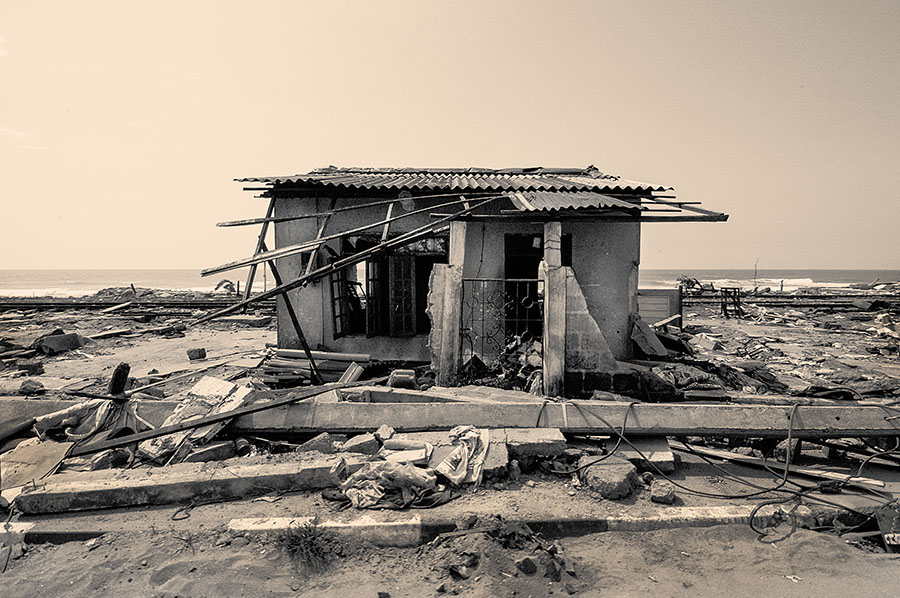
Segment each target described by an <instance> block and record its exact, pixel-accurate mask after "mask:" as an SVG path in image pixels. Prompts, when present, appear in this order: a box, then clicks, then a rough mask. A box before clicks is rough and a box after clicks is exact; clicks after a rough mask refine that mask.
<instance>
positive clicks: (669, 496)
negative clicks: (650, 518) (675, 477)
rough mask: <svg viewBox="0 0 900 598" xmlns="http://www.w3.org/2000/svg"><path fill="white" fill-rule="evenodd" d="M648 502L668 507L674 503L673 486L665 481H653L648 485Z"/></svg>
mask: <svg viewBox="0 0 900 598" xmlns="http://www.w3.org/2000/svg"><path fill="white" fill-rule="evenodd" d="M650 500H651V501H653V502H658V503H662V504H665V505H670V504H672V503H673V502H675V486H674V485H673V484H672V482H669V481H666V480H653V483H652V484H651V485H650Z"/></svg>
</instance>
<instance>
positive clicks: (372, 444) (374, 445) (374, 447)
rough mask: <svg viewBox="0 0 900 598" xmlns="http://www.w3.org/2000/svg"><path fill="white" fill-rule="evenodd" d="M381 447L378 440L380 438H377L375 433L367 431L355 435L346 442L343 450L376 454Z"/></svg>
mask: <svg viewBox="0 0 900 598" xmlns="http://www.w3.org/2000/svg"><path fill="white" fill-rule="evenodd" d="M380 448H381V444H380V443H379V442H378V439H377V438H375V435H374V434H370V433H368V432H366V433H365V434H359V435H357V436H354V437H353V438H351V439H350V440H348V441H347V442H345V443H344V445H343V446H342V447H341V450H342V451H345V452H348V453H362V454H363V455H374V454H376V453H377V452H378V449H380Z"/></svg>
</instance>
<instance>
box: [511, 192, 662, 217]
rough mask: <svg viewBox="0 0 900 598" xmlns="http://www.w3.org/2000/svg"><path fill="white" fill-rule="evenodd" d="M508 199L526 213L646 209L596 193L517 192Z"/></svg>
mask: <svg viewBox="0 0 900 598" xmlns="http://www.w3.org/2000/svg"><path fill="white" fill-rule="evenodd" d="M508 197H509V199H510V200H512V203H513V205H514V206H516V208H518V209H519V210H522V211H526V212H535V211H544V210H571V209H578V208H625V209H629V210H635V209H639V210H645V209H646V208H643V207H641V206H640V204H637V203H634V202H631V201H626V200H624V199H619V198H617V197H610V196H609V195H603V194H601V193H596V192H594V191H524V192H523V191H517V192H515V193H510V194H509V195H508Z"/></svg>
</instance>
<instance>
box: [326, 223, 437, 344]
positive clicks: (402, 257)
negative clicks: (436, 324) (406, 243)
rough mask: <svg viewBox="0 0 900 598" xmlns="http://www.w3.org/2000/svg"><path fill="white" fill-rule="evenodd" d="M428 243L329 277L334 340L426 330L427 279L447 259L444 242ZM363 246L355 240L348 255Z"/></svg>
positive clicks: (410, 334) (363, 243)
mask: <svg viewBox="0 0 900 598" xmlns="http://www.w3.org/2000/svg"><path fill="white" fill-rule="evenodd" d="M429 241H430V242H429V243H427V244H422V245H421V246H417V247H412V248H410V247H406V248H403V250H401V251H398V252H396V253H393V254H389V255H381V256H374V257H373V258H372V259H369V260H367V261H365V262H364V263H362V264H359V265H358V266H350V267H348V268H344V269H342V270H341V271H338V272H335V273H333V274H332V276H331V298H332V301H331V303H332V319H333V322H334V337H335V338H340V337H342V336H347V335H352V334H365V335H366V336H370V337H372V336H392V337H400V336H412V335H415V334H427V333H428V332H429V330H430V329H431V320H430V319H429V318H428V316H427V314H426V307H427V300H428V279H429V277H430V275H431V268H432V267H433V265H434V264H436V263H442V262H443V263H446V261H447V253H446V242H445V241H444V240H443V239H436V240H432V239H430V240H429ZM365 247H366V243H365V242H364V241H358V242H357V243H356V244H355V245H353V246H352V250H351V253H352V252H355V251H361V250H363V249H365ZM345 249H347V248H345ZM345 255H346V253H345Z"/></svg>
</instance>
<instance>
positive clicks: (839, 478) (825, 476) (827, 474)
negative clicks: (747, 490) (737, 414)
mask: <svg viewBox="0 0 900 598" xmlns="http://www.w3.org/2000/svg"><path fill="white" fill-rule="evenodd" d="M671 446H672V448H673V449H675V450H677V451H681V452H683V453H690V452H691V451H693V452H695V453H698V454H700V455H704V456H706V457H714V458H716V459H724V460H726V461H733V462H735V463H740V464H742V465H750V466H752V467H761V468H765V467H766V466H768V467H769V468H770V469H773V470H775V471H781V472H783V471H784V469H785V466H784V464H783V463H779V462H778V461H775V460H774V459H769V460H767V461H763V460H762V459H760V458H758V457H751V456H750V455H738V454H737V453H732V452H730V451H721V450H719V449H714V448H707V447H704V446H693V445H691V446H690V448H688V446H687V445H684V444H682V443H680V442H675V441H672V443H671ZM788 469H789V470H790V472H791V473H795V474H799V475H805V476H809V477H813V478H819V479H822V480H831V481H835V482H844V481H846V482H847V485H848V486H857V487H859V486H862V487H864V488H884V482H882V481H881V480H873V479H872V478H865V477H856V476H848V475H846V474H841V473H835V472H833V471H825V470H824V469H813V468H811V467H799V466H797V465H793V464H792V465H791V466H790V467H789V468H788Z"/></svg>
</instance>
